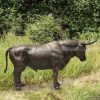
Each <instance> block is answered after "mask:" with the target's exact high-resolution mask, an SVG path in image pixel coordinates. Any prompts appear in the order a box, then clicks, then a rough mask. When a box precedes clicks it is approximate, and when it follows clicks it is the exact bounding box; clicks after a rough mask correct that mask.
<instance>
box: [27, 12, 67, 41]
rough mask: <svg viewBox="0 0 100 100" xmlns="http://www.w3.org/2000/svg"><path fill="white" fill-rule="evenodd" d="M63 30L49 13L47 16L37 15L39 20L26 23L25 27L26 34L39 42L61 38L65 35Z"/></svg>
mask: <svg viewBox="0 0 100 100" xmlns="http://www.w3.org/2000/svg"><path fill="white" fill-rule="evenodd" d="M63 32H64V31H63V30H62V28H61V26H60V24H59V23H57V21H55V19H54V18H53V16H52V15H51V14H50V15H48V16H47V15H44V16H39V20H36V21H35V22H34V23H32V24H28V25H27V29H26V34H27V35H28V36H29V37H30V38H31V39H32V40H35V41H38V42H40V43H46V42H49V41H52V40H58V39H62V38H63V37H64V35H65V34H64V33H63ZM66 37H67V36H66Z"/></svg>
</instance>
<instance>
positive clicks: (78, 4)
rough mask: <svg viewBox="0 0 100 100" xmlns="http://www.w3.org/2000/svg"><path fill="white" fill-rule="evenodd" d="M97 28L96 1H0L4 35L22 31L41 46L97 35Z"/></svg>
mask: <svg viewBox="0 0 100 100" xmlns="http://www.w3.org/2000/svg"><path fill="white" fill-rule="evenodd" d="M99 27H100V1H99V0H95V1H94V0H6V1H4V0H0V33H3V34H6V33H8V32H11V33H13V34H15V32H16V30H20V28H23V29H24V30H25V32H26V34H28V35H29V37H31V39H33V40H36V41H38V42H40V43H44V42H49V41H52V40H58V39H64V38H71V39H72V38H79V35H80V34H86V33H88V34H92V33H94V32H95V34H96V33H97V32H99V31H100V28H99ZM92 36H93V35H92ZM90 38H91V37H90Z"/></svg>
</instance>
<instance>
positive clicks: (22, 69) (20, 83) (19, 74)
mask: <svg viewBox="0 0 100 100" xmlns="http://www.w3.org/2000/svg"><path fill="white" fill-rule="evenodd" d="M25 68H26V67H21V68H20V71H19V73H18V85H19V86H20V87H23V86H25V84H24V83H22V82H21V73H22V71H24V70H25Z"/></svg>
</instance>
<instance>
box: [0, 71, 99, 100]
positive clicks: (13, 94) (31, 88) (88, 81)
mask: <svg viewBox="0 0 100 100" xmlns="http://www.w3.org/2000/svg"><path fill="white" fill-rule="evenodd" d="M60 83H61V87H64V86H67V85H73V86H84V85H95V84H96V83H100V71H98V72H96V73H94V72H92V73H91V74H89V75H86V76H81V77H79V78H77V79H70V78H66V79H62V80H60ZM43 89H50V90H52V89H53V90H54V88H53V84H52V81H50V82H45V83H41V84H37V85H26V86H24V87H23V88H22V91H20V92H19V91H15V90H14V87H11V88H10V89H9V90H6V91H1V92H0V97H2V98H3V100H16V99H17V100H27V98H25V94H24V93H25V92H37V91H41V90H43ZM0 100H1V99H0Z"/></svg>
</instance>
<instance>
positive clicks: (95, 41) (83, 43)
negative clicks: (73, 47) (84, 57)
mask: <svg viewBox="0 0 100 100" xmlns="http://www.w3.org/2000/svg"><path fill="white" fill-rule="evenodd" d="M95 42H97V40H95V41H92V42H89V43H84V42H83V43H82V44H84V45H91V44H93V43H95Z"/></svg>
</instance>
